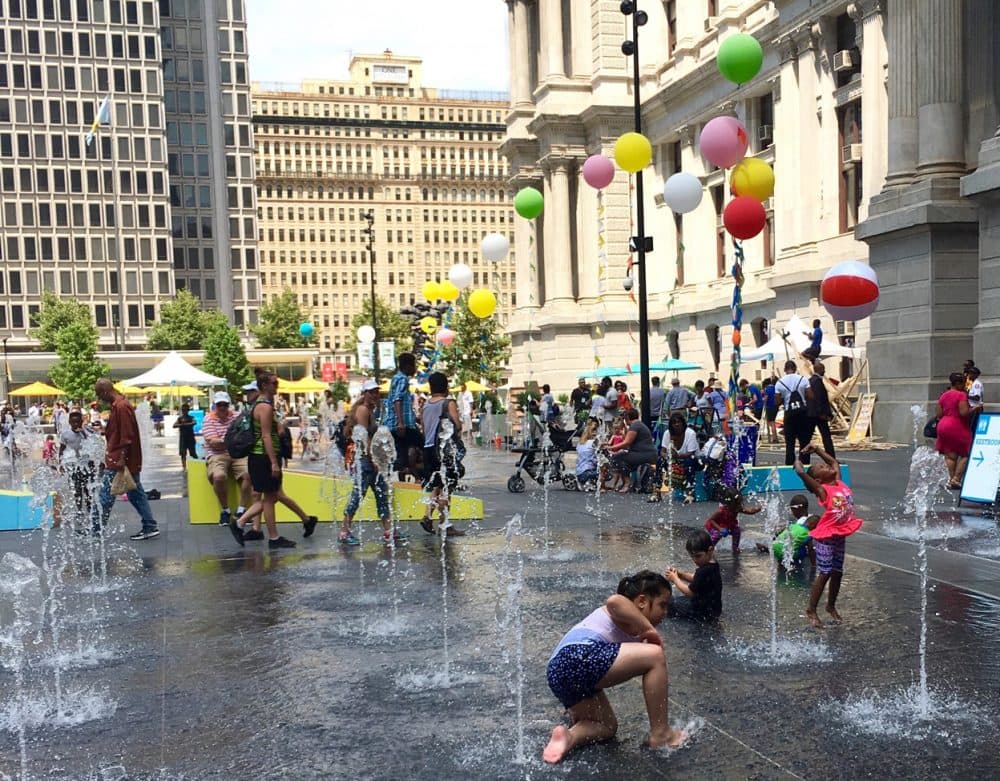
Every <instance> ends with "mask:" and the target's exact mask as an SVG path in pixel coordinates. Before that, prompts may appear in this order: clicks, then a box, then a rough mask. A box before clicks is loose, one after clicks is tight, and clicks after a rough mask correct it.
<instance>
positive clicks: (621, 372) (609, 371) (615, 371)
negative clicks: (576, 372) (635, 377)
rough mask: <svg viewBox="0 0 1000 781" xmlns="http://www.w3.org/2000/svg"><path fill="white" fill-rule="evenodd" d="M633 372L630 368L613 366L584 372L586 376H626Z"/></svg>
mask: <svg viewBox="0 0 1000 781" xmlns="http://www.w3.org/2000/svg"><path fill="white" fill-rule="evenodd" d="M631 373H632V372H631V371H629V370H628V369H619V368H616V367H613V366H607V367H602V368H598V369H594V370H593V371H592V372H589V373H587V374H584V375H582V376H584V377H624V376H626V375H628V374H631Z"/></svg>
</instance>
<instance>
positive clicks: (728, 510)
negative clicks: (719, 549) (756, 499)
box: [705, 488, 761, 553]
mask: <svg viewBox="0 0 1000 781" xmlns="http://www.w3.org/2000/svg"><path fill="white" fill-rule="evenodd" d="M760 510H761V508H760V507H747V506H746V505H744V504H743V497H742V496H741V495H740V492H739V491H737V490H736V489H735V488H724V489H722V491H721V492H720V496H719V509H718V510H716V511H715V512H714V513H712V515H710V516H709V518H708V520H707V521H705V531H707V532H708V536H709V537H711V538H712V545H713V546H714V545H718V544H719V540H721V539H722V538H723V537H726V536H729V535H732V537H733V553H739V552H740V534H741V531H742V530H741V529H740V519H739V514H740V513H743V514H744V515H756V514H757V513H759V512H760Z"/></svg>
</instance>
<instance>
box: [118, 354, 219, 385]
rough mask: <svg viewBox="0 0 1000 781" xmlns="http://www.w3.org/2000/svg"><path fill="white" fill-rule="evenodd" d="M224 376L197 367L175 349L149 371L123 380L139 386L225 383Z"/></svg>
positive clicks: (125, 382)
mask: <svg viewBox="0 0 1000 781" xmlns="http://www.w3.org/2000/svg"><path fill="white" fill-rule="evenodd" d="M225 384H226V380H225V378H223V377H215V376H213V375H211V374H209V373H207V372H203V371H202V370H201V369H197V368H195V367H194V366H192V365H191V364H190V363H188V362H187V361H185V360H184V359H183V358H181V356H180V355H179V354H178V353H177V352H176V351H175V350H171V351H170V353H169V354H168V355H167V357H166V358H164V359H163V360H162V361H160V362H159V363H158V364H156V366H154V367H153V368H152V369H150V370H149V371H148V372H144V373H143V374H140V375H139V376H138V377H132V378H131V379H128V380H122V385H127V386H132V387H138V386H144V385H225Z"/></svg>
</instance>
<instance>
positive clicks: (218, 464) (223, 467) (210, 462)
mask: <svg viewBox="0 0 1000 781" xmlns="http://www.w3.org/2000/svg"><path fill="white" fill-rule="evenodd" d="M205 472H206V474H207V475H208V479H209V480H214V479H215V477H216V475H221V476H222V477H228V476H229V475H230V474H232V476H233V479H235V480H242V479H243V477H244V476H245V475H246V474H247V460H246V459H245V458H233V457H232V456H231V455H229V454H228V453H212V455H210V456H209V457H208V459H207V460H206V461H205Z"/></svg>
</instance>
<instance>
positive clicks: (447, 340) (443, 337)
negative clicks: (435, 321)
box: [437, 328, 455, 347]
mask: <svg viewBox="0 0 1000 781" xmlns="http://www.w3.org/2000/svg"><path fill="white" fill-rule="evenodd" d="M437 341H438V344H443V345H444V346H445V347H448V346H450V345H451V343H452V342H454V341H455V332H454V331H452V330H451V329H450V328H442V329H441V330H440V331H438V334H437Z"/></svg>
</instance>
